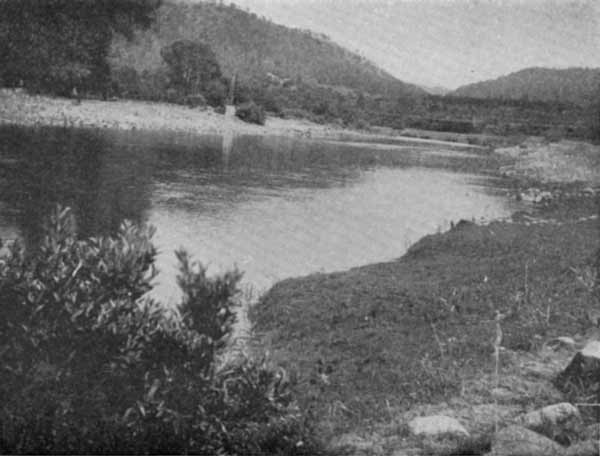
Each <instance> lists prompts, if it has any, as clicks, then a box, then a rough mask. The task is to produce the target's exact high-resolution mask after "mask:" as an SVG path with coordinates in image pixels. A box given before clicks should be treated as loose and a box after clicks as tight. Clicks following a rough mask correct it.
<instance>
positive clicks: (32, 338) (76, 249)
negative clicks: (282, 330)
mask: <svg viewBox="0 0 600 456" xmlns="http://www.w3.org/2000/svg"><path fill="white" fill-rule="evenodd" d="M75 226H76V225H75V221H74V219H73V217H72V216H71V214H70V211H68V210H66V209H65V210H58V211H56V213H55V214H54V215H53V216H52V217H51V218H50V220H49V221H48V223H47V224H46V227H45V235H44V237H43V239H42V240H41V242H40V245H39V246H38V247H37V248H32V249H31V250H30V251H28V250H25V249H24V248H23V246H21V245H20V244H18V243H15V244H13V245H11V246H9V248H8V253H7V254H6V255H5V256H3V257H1V258H0V302H1V305H2V307H3V309H2V310H3V315H4V318H3V319H2V320H1V321H0V334H1V336H2V337H1V339H0V363H1V365H2V370H1V371H0V397H2V408H1V409H0V425H1V427H2V430H1V431H2V432H1V433H0V451H2V452H8V453H57V452H59V453H117V452H118V453H203V454H217V453H225V454H228V453H229V454H240V453H253V454H256V453H261V454H269V453H271V454H272V453H277V454H281V453H284V454H292V453H294V454H295V453H302V452H304V451H305V452H307V453H311V452H314V451H318V450H319V448H318V447H317V446H316V444H313V443H311V442H314V440H313V439H312V438H311V434H310V433H309V428H308V426H307V425H306V422H305V421H306V420H305V419H304V418H303V417H302V415H301V414H300V412H299V410H298V408H297V407H296V406H295V404H294V403H293V402H292V401H291V398H290V396H289V393H288V390H287V384H286V383H285V381H283V379H284V376H282V375H278V374H277V373H276V372H275V371H274V370H272V369H269V368H268V366H267V363H266V362H264V361H261V362H256V361H251V360H241V361H239V362H237V364H235V365H232V366H228V367H225V368H221V369H219V368H218V367H219V366H218V365H217V364H216V359H217V357H216V355H217V354H218V353H219V351H220V349H221V348H222V347H223V346H224V342H225V340H226V338H227V336H228V335H229V334H230V332H231V326H232V323H233V322H234V318H235V317H234V312H233V305H234V303H233V301H234V299H233V298H234V296H235V295H236V293H237V290H238V288H237V286H238V281H239V279H240V277H241V276H240V274H239V273H238V272H236V271H234V272H231V273H227V274H225V275H223V276H220V277H216V278H214V279H213V278H208V277H207V276H206V273H205V269H204V268H203V267H202V266H201V265H200V264H197V263H193V262H191V261H190V260H189V257H188V255H187V254H186V253H184V252H183V251H180V252H178V253H177V256H178V258H179V261H180V264H181V266H180V270H181V273H180V276H179V280H178V282H179V285H180V287H181V289H182V292H183V299H182V302H181V305H180V306H179V311H180V313H181V318H175V317H172V316H170V314H168V313H166V312H165V310H164V307H163V306H161V305H160V304H159V303H157V302H154V301H152V300H151V299H149V298H147V297H146V294H147V292H148V291H149V290H150V289H151V281H152V279H153V278H154V276H155V270H154V258H155V255H156V249H155V248H154V246H153V245H152V243H151V236H152V233H153V231H152V230H151V229H149V228H145V227H138V226H135V225H132V224H129V223H124V224H123V225H122V226H121V228H120V229H119V230H118V232H117V233H116V234H115V235H114V236H112V237H96V238H89V239H83V240H81V239H78V238H77V236H76V230H75Z"/></svg>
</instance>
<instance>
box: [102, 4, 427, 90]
mask: <svg viewBox="0 0 600 456" xmlns="http://www.w3.org/2000/svg"><path fill="white" fill-rule="evenodd" d="M182 39H186V40H191V41H199V42H202V43H205V44H207V45H209V46H210V47H211V48H212V50H213V51H214V52H215V54H216V56H217V60H218V62H219V64H220V66H221V69H222V71H223V73H224V75H225V76H231V75H232V74H234V73H237V74H238V75H239V78H240V80H241V81H242V82H246V83H248V82H253V83H256V82H260V81H265V80H266V79H268V78H270V79H271V81H273V80H275V81H280V82H281V81H285V80H286V79H291V80H292V81H293V82H297V81H300V80H301V81H303V82H304V83H309V84H311V85H316V86H329V87H333V88H337V87H339V86H341V87H342V88H344V87H345V88H350V89H354V90H356V91H360V92H366V93H371V94H386V95H392V96H395V97H398V96H405V95H410V94H423V93H424V92H423V91H422V90H421V89H419V88H418V87H416V86H413V85H410V84H405V83H403V82H401V81H399V80H397V79H395V78H394V77H392V76H391V75H389V74H387V73H385V72H384V71H382V70H381V69H379V68H377V67H376V66H374V65H373V64H371V63H370V62H368V61H367V60H365V59H364V58H362V57H360V56H358V55H356V54H353V53H352V52H349V51H347V50H346V49H344V48H342V47H340V46H338V45H336V44H335V43H333V42H332V41H330V40H329V39H328V38H327V37H325V36H323V35H316V34H314V33H312V32H309V31H303V30H296V29H290V28H287V27H283V26H280V25H277V24H274V23H272V22H270V21H268V20H266V19H264V18H259V17H258V16H256V15H255V14H252V13H249V12H246V11H243V10H241V9H239V8H237V7H235V6H224V5H219V4H216V3H205V2H202V3H196V4H187V3H172V2H166V3H165V4H164V5H163V6H162V7H161V8H160V9H159V11H158V14H157V20H156V22H155V23H154V25H153V26H152V27H151V28H150V29H149V30H146V31H142V32H139V33H138V34H137V35H136V36H135V39H134V40H133V41H132V42H127V41H126V40H125V39H119V40H115V41H114V42H113V47H112V58H111V65H112V66H113V68H120V67H121V68H122V67H132V68H134V69H135V70H136V71H137V72H138V73H142V72H143V71H144V70H146V71H148V72H154V71H156V70H158V69H159V68H160V67H161V66H162V65H163V61H162V58H161V55H160V50H161V48H163V47H164V46H166V45H168V44H170V43H172V42H173V41H177V40H182Z"/></svg>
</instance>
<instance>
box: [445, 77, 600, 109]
mask: <svg viewBox="0 0 600 456" xmlns="http://www.w3.org/2000/svg"><path fill="white" fill-rule="evenodd" d="M599 92H600V68H567V69H562V70H557V69H550V68H527V69H524V70H521V71H517V72H515V73H511V74H509V75H507V76H502V77H500V78H498V79H494V80H489V81H482V82H478V83H475V84H469V85H465V86H462V87H459V88H458V89H456V90H455V91H454V92H451V93H450V94H449V96H456V97H470V98H495V99H509V100H517V99H528V100H530V101H546V102H560V103H572V104H576V105H579V106H586V105H588V104H590V103H593V102H594V101H595V99H596V97H597V96H598V93H599Z"/></svg>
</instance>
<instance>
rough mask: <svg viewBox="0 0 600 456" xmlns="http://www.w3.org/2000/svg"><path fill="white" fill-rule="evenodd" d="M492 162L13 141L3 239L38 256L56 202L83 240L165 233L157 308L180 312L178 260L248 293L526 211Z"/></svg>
mask: <svg viewBox="0 0 600 456" xmlns="http://www.w3.org/2000/svg"><path fill="white" fill-rule="evenodd" d="M482 154H483V152H469V151H464V150H463V151H461V150H452V149H449V148H448V147H446V146H442V145H434V146H426V145H422V144H407V143H399V144H391V145H389V144H388V145H383V144H360V143H352V144H342V143H333V142H319V141H309V140H304V141H303V140H298V139H292V138H282V137H247V136H239V137H232V136H229V137H227V138H225V139H223V138H221V137H217V136H208V137H207V136H192V135H178V134H174V133H165V132H162V133H161V132H155V133H142V132H114V131H101V130H69V129H63V128H36V129H25V128H17V127H2V128H0V237H2V238H5V239H6V238H9V239H11V238H15V237H18V236H20V237H22V238H25V240H26V241H27V242H34V240H35V239H36V238H37V237H38V236H39V227H40V224H41V221H42V220H43V218H44V217H45V215H46V214H47V213H48V212H49V210H50V208H51V207H52V206H53V205H54V204H55V203H57V202H60V203H62V204H64V205H70V206H71V207H72V208H73V209H74V211H75V214H76V216H77V217H78V225H79V227H80V230H81V231H82V233H83V234H85V235H88V234H90V235H91V234H96V233H107V232H110V231H112V230H114V229H115V228H116V227H117V226H118V225H119V223H120V222H121V221H122V220H123V219H131V220H134V221H147V222H149V223H151V224H153V225H154V226H155V227H156V228H157V233H156V236H155V238H154V239H155V244H156V245H157V246H158V248H159V251H160V254H159V256H158V259H157V266H158V269H159V270H160V275H159V276H158V279H157V284H156V289H155V292H154V293H155V295H156V296H158V297H160V298H161V299H164V300H166V301H168V300H176V299H177V296H178V293H177V288H176V286H175V279H174V277H175V274H176V262H175V257H174V255H173V251H174V250H175V249H176V248H178V247H184V248H186V249H187V250H188V251H189V252H190V253H191V254H192V255H193V257H194V258H195V259H197V260H200V261H202V262H203V263H204V264H206V265H207V266H208V268H209V272H211V273H214V272H219V271H224V270H226V269H228V268H231V267H234V266H237V267H238V268H239V269H240V270H241V271H243V272H244V279H243V281H244V285H245V286H247V287H251V288H253V289H254V290H255V291H257V292H260V291H264V290H265V289H266V288H268V287H269V286H271V285H272V284H273V283H275V282H276V281H279V280H281V279H285V278H288V277H294V276H300V275H305V274H310V273H315V272H329V271H336V270H343V269H348V268H351V267H355V266H359V265H363V264H367V263H372V262H379V261H386V260H392V259H395V258H398V257H400V256H401V255H402V254H403V253H404V252H405V250H406V249H407V248H408V247H409V246H410V244H412V243H414V242H415V241H417V240H418V239H419V238H420V237H422V236H423V235H425V234H429V233H433V232H436V231H438V230H445V229H447V228H448V226H449V224H450V222H451V221H458V220H460V219H469V220H470V219H477V220H479V219H481V218H484V219H492V218H497V217H504V216H507V215H508V214H510V213H511V212H512V211H513V210H514V203H513V202H511V201H510V200H509V199H508V198H506V196H504V193H503V192H502V191H500V190H499V189H498V188H496V186H495V185H494V182H493V181H491V180H490V179H488V178H486V177H484V176H483V175H481V174H480V171H481V169H482V168H483V167H484V166H485V165H484V158H485V157H484V156H482Z"/></svg>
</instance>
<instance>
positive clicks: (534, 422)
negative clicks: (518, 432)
mask: <svg viewBox="0 0 600 456" xmlns="http://www.w3.org/2000/svg"><path fill="white" fill-rule="evenodd" d="M580 419H581V416H580V415H579V410H578V409H577V407H575V406H574V405H573V404H569V403H568V402H561V403H560V404H553V405H548V406H546V407H544V408H542V409H539V410H535V411H533V412H529V413H527V414H526V415H523V416H522V417H521V419H520V421H521V424H522V425H523V426H525V427H526V428H528V429H531V430H534V431H537V432H539V431H540V430H542V429H545V428H547V427H555V426H560V425H563V424H564V423H566V422H568V421H572V420H576V421H579V420H580Z"/></svg>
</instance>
